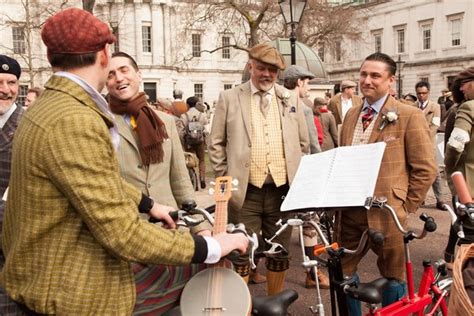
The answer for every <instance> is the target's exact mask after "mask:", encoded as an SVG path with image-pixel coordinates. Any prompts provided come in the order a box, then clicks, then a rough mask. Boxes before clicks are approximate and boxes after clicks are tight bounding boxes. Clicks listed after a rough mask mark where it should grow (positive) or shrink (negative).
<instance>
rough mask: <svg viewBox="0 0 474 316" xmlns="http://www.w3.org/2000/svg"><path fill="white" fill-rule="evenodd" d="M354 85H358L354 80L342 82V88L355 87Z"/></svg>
mask: <svg viewBox="0 0 474 316" xmlns="http://www.w3.org/2000/svg"><path fill="white" fill-rule="evenodd" d="M354 87H357V84H356V83H355V82H354V81H350V80H344V81H342V82H341V90H344V89H345V88H354Z"/></svg>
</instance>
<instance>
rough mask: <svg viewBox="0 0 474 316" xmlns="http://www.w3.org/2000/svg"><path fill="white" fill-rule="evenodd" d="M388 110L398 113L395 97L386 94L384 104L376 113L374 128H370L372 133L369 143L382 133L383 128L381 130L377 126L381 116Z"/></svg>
mask: <svg viewBox="0 0 474 316" xmlns="http://www.w3.org/2000/svg"><path fill="white" fill-rule="evenodd" d="M389 111H392V112H395V113H398V105H397V102H396V101H395V99H394V98H393V97H392V96H390V95H389V96H388V97H387V100H385V104H384V105H383V106H382V108H381V109H380V113H379V115H377V119H376V120H375V122H374V124H375V125H374V128H373V129H372V134H370V137H369V144H372V143H375V142H376V141H377V140H378V139H379V137H380V135H381V134H382V132H383V130H382V131H381V130H380V128H379V126H380V124H381V122H382V117H383V116H384V115H385V114H386V113H387V112H389Z"/></svg>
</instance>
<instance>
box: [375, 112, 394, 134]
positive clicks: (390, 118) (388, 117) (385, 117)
mask: <svg viewBox="0 0 474 316" xmlns="http://www.w3.org/2000/svg"><path fill="white" fill-rule="evenodd" d="M397 121H398V114H397V112H395V111H393V110H392V111H388V112H386V113H382V121H381V122H380V126H379V130H380V131H381V130H383V129H384V127H385V126H387V125H388V124H395V123H396V122H397Z"/></svg>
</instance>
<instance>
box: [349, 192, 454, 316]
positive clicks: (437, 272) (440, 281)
mask: <svg viewBox="0 0 474 316" xmlns="http://www.w3.org/2000/svg"><path fill="white" fill-rule="evenodd" d="M372 206H375V207H379V208H385V209H387V210H388V211H389V213H390V215H391V217H392V219H393V220H394V222H395V224H396V227H397V229H398V230H399V231H400V232H401V233H402V234H403V236H404V237H403V240H404V247H405V266H406V278H407V279H406V281H407V288H408V293H407V295H405V296H404V297H403V298H402V299H400V300H399V301H397V302H394V303H392V304H390V305H388V306H385V307H377V304H379V303H380V302H381V301H382V291H383V289H384V287H385V286H386V284H387V283H388V280H387V279H384V278H380V279H377V280H375V281H372V282H369V283H365V284H359V285H356V284H355V282H352V283H347V284H344V285H343V292H344V293H345V294H347V295H349V296H350V297H352V298H355V299H357V300H359V301H362V302H366V303H368V305H369V312H368V313H367V314H366V315H378V316H384V315H409V314H412V313H417V314H418V315H440V314H441V315H447V312H448V308H447V300H446V298H447V296H448V295H449V288H450V286H451V284H452V279H451V278H442V277H446V276H447V271H446V263H445V262H444V260H438V261H437V262H436V263H435V264H432V263H431V261H430V260H424V261H423V274H422V277H421V280H420V284H419V288H418V291H417V292H415V289H414V280H413V265H412V262H411V258H410V251H409V247H408V244H409V242H410V241H412V240H414V239H423V238H424V237H425V236H426V235H427V233H428V232H433V231H435V230H436V223H435V222H434V219H433V218H432V217H429V216H427V215H426V214H424V213H423V214H422V215H421V216H420V219H421V220H423V221H424V222H425V224H424V227H423V231H422V233H421V234H419V235H418V234H416V233H415V232H413V231H410V230H409V231H407V230H405V229H404V228H403V226H402V225H401V223H400V221H399V220H398V217H397V215H396V213H395V210H394V209H393V208H392V207H391V206H390V205H388V204H387V203H386V199H384V198H380V199H375V200H374V201H373V203H372ZM450 214H451V213H450ZM451 216H452V214H451ZM454 220H455V218H453V221H454Z"/></svg>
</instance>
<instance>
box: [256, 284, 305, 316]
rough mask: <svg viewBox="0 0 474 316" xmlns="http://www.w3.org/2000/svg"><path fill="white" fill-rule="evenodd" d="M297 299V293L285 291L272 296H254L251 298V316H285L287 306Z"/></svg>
mask: <svg viewBox="0 0 474 316" xmlns="http://www.w3.org/2000/svg"><path fill="white" fill-rule="evenodd" d="M297 298H298V293H297V292H296V291H295V290H292V289H286V290H283V291H282V292H280V293H278V294H275V295H272V296H256V297H254V298H252V315H263V316H266V315H272V316H286V315H287V309H288V306H290V305H291V303H293V302H294V301H296V299H297Z"/></svg>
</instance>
